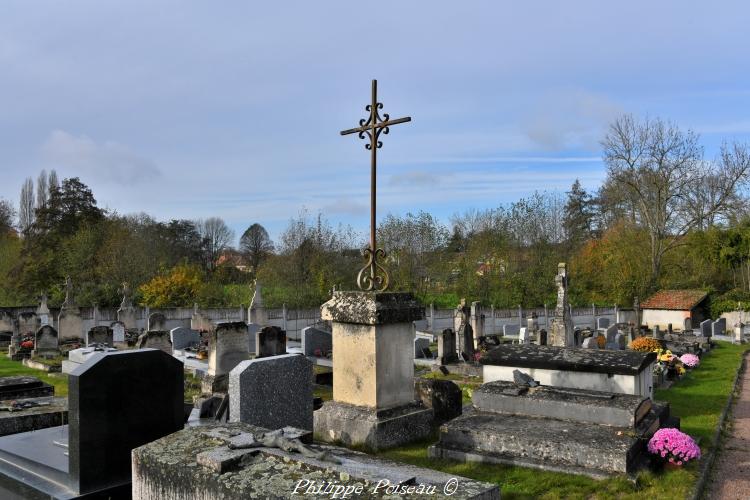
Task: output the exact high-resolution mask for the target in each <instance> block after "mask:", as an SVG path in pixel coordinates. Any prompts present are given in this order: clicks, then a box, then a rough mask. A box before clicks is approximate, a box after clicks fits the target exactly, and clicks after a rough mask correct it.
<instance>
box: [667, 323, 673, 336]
mask: <svg viewBox="0 0 750 500" xmlns="http://www.w3.org/2000/svg"><path fill="white" fill-rule="evenodd" d="M667 333H668V334H669V335H672V333H673V332H672V323H668V324H667Z"/></svg>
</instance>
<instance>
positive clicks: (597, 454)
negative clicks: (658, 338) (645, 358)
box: [428, 381, 670, 477]
mask: <svg viewBox="0 0 750 500" xmlns="http://www.w3.org/2000/svg"><path fill="white" fill-rule="evenodd" d="M472 401H473V408H472V409H471V410H470V411H469V412H467V413H465V414H464V415H463V416H460V417H458V418H456V419H454V420H451V421H449V422H447V423H446V424H444V425H443V426H441V428H440V440H439V441H438V442H437V443H436V444H435V445H433V446H431V447H430V448H429V451H428V453H429V456H430V457H433V458H445V459H455V460H462V461H478V462H487V463H502V464H513V465H520V466H524V467H532V468H538V469H544V470H550V471H559V472H567V473H573V474H583V475H588V476H592V477H606V476H608V475H614V474H632V473H634V472H636V471H637V470H638V469H639V468H641V467H644V466H647V465H649V463H650V460H651V456H650V455H649V454H648V453H646V450H645V442H646V441H647V440H648V439H649V438H650V437H651V436H652V435H653V434H654V433H655V432H656V431H657V430H658V429H659V428H660V427H661V426H662V425H663V424H664V423H665V422H667V421H668V420H669V419H670V415H669V405H668V404H667V403H654V402H652V401H651V400H650V399H649V398H647V397H643V396H633V395H627V394H616V393H610V392H601V391H587V390H581V389H564V388H557V387H546V386H537V387H528V386H525V385H519V384H516V383H513V382H503V381H497V382H490V383H485V384H484V385H482V386H481V387H480V388H479V389H477V390H476V391H475V392H474V395H473V398H472Z"/></svg>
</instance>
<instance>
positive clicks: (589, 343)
mask: <svg viewBox="0 0 750 500" xmlns="http://www.w3.org/2000/svg"><path fill="white" fill-rule="evenodd" d="M581 347H583V348H584V349H599V344H597V342H596V336H594V337H587V338H585V339H583V344H581Z"/></svg>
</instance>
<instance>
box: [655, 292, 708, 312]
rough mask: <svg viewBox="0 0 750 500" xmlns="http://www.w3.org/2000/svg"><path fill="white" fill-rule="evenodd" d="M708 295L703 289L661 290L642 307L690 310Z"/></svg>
mask: <svg viewBox="0 0 750 500" xmlns="http://www.w3.org/2000/svg"><path fill="white" fill-rule="evenodd" d="M707 295H708V293H707V292H704V291H703V290H659V291H658V292H656V293H655V294H653V295H652V296H651V297H649V298H648V299H647V300H646V301H645V302H644V303H643V304H641V309H671V310H675V311H689V310H691V309H693V308H694V307H695V306H697V305H698V304H700V303H701V302H703V299H705V298H706V296H707Z"/></svg>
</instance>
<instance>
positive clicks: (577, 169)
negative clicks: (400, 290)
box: [0, 0, 750, 237]
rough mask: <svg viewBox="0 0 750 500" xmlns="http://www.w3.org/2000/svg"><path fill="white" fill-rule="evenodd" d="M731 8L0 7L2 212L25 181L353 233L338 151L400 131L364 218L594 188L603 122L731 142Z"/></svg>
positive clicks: (713, 143)
mask: <svg viewBox="0 0 750 500" xmlns="http://www.w3.org/2000/svg"><path fill="white" fill-rule="evenodd" d="M749 18H750V7H748V6H747V4H746V3H742V2H721V4H713V5H711V4H709V2H691V1H684V0H683V1H662V2H645V1H644V2H641V1H631V2H601V1H598V2H594V1H591V2H577V1H570V2H551V1H550V2H542V1H536V2H509V1H508V2H497V1H493V2H491V1H487V2H481V1H472V2H447V1H445V2H443V1H431V2H404V1H400V2H397V1H381V2H379V3H378V4H377V14H376V15H375V16H373V13H372V11H371V9H370V8H369V4H362V3H361V2H351V1H349V2H344V1H328V2H301V1H300V2H253V3H250V2H239V1H236V2H235V1H226V2H204V1H201V2H197V1H180V2H176V1H175V2H157V1H149V2H141V1H134V0H130V1H128V2H118V3H116V4H115V3H114V2H100V1H90V2H84V1H70V2H52V1H47V2H45V1H37V2H28V1H24V0H21V1H9V0H5V1H3V2H2V3H0V197H4V198H6V199H10V200H12V201H13V202H14V203H16V202H17V199H18V191H19V189H20V185H21V182H22V181H23V179H24V178H25V177H26V176H29V175H32V176H34V177H36V175H37V173H38V172H39V171H40V170H41V169H42V168H46V169H50V168H55V169H56V170H57V171H58V173H59V174H60V175H61V176H63V177H70V176H79V177H81V179H82V180H83V181H84V182H85V183H87V184H88V185H90V186H91V187H92V189H93V191H94V194H95V195H96V197H97V199H98V200H99V203H100V205H101V206H105V207H108V208H110V209H112V210H117V211H118V212H120V213H133V212H140V211H145V212H148V213H150V214H152V215H154V216H156V217H157V218H159V219H170V218H201V217H203V218H205V217H210V216H219V217H222V218H224V219H225V220H226V221H227V222H228V223H229V224H230V226H232V227H233V229H235V230H236V231H237V233H238V234H240V233H241V232H242V230H244V229H245V228H246V227H247V226H248V225H250V224H251V223H253V222H260V223H261V224H263V225H264V226H266V227H267V228H268V229H269V231H270V232H271V234H272V236H273V237H276V236H277V235H278V234H279V232H280V231H282V230H283V229H284V227H285V226H286V224H287V222H288V220H289V218H290V217H293V216H295V215H296V214H297V213H298V212H299V210H300V209H301V208H302V207H306V208H307V209H308V210H310V211H311V212H313V213H315V212H317V211H318V210H322V211H323V212H324V213H325V214H326V216H327V217H328V218H329V219H330V220H331V221H332V222H334V223H337V222H343V223H347V224H352V225H353V226H354V227H355V228H356V229H357V230H361V231H362V232H363V233H364V232H365V231H366V230H367V224H368V223H369V218H368V215H367V212H368V209H369V208H368V204H369V156H368V153H367V151H366V150H365V149H364V142H363V141H360V140H358V139H356V138H355V136H347V137H341V136H339V134H338V132H339V130H343V129H346V128H350V127H354V126H356V124H357V122H358V120H359V119H360V118H363V117H364V116H365V110H364V106H365V105H366V104H367V103H368V101H369V92H370V80H371V79H372V78H377V79H378V81H379V96H380V100H381V101H382V102H383V103H384V108H385V109H384V111H385V112H388V113H390V114H391V116H393V117H397V116H404V115H410V116H412V118H413V121H412V122H411V123H409V124H405V125H399V126H397V127H394V128H393V129H392V130H391V133H390V134H389V135H388V136H386V137H385V140H384V142H385V145H384V147H383V149H381V150H380V152H379V163H380V167H379V183H378V190H379V201H378V203H379V215H380V216H383V215H385V214H386V213H388V212H392V213H395V214H403V213H406V212H408V211H418V210H420V209H422V210H426V211H429V212H432V213H433V214H435V215H437V216H439V217H441V218H442V219H443V220H445V221H447V220H448V218H449V216H450V215H451V214H453V213H455V212H461V211H463V210H466V209H469V208H480V209H481V208H488V207H497V206H498V205H500V204H503V203H508V202H510V201H514V200H516V199H518V198H519V197H523V196H527V195H529V194H531V193H532V192H533V191H534V190H560V191H565V190H567V189H568V188H569V186H570V184H571V183H572V182H573V181H574V180H575V178H576V177H578V178H580V179H581V181H582V182H583V184H584V185H585V186H587V187H590V188H595V187H596V186H597V185H598V184H599V182H600V181H601V180H602V179H603V178H604V175H605V172H604V167H603V165H602V163H601V161H600V160H599V155H600V147H599V140H600V139H601V138H602V136H603V134H604V132H605V130H606V127H607V125H608V123H610V122H611V121H612V120H613V119H614V118H615V117H617V116H618V115H619V114H621V113H625V112H627V113H634V114H636V115H639V116H645V115H650V116H660V117H663V118H667V119H671V120H674V121H675V122H677V123H678V124H679V125H680V126H682V127H683V128H692V129H693V130H695V131H696V132H698V133H699V134H700V135H701V138H702V142H703V144H704V145H705V146H706V156H707V157H709V158H712V157H714V156H715V154H716V152H717V149H718V146H719V144H720V143H721V141H722V140H725V139H726V140H733V139H739V140H743V141H746V140H748V139H749V138H750V116H748V110H750V66H749V65H748V61H749V60H750V57H749V56H750V53H749V52H750V50H749V46H750V44H748V39H747V28H746V22H747V19H749Z"/></svg>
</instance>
